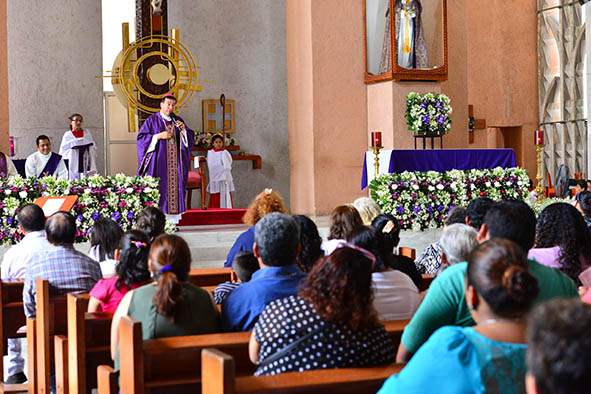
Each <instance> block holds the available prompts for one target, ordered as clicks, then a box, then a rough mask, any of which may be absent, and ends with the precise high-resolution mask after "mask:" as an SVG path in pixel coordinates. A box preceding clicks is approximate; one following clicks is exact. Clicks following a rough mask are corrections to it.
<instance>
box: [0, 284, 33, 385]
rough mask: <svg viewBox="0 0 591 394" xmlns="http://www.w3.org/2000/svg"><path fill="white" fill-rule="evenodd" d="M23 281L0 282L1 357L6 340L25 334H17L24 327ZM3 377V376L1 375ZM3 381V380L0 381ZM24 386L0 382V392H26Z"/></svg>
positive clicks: (0, 367) (1, 369)
mask: <svg viewBox="0 0 591 394" xmlns="http://www.w3.org/2000/svg"><path fill="white" fill-rule="evenodd" d="M23 286H24V282H23V281H18V282H2V281H0V302H1V303H2V305H1V306H0V339H1V340H0V346H1V351H2V353H0V354H2V355H5V354H7V339H8V338H24V337H25V333H24V332H19V328H21V327H23V326H25V325H26V318H25V312H24V309H23ZM3 372H4V357H0V373H3ZM2 376H4V375H2ZM0 380H1V381H4V380H5V378H3V379H0ZM27 387H28V385H27V384H26V383H25V384H10V385H8V384H4V383H2V382H0V392H2V393H15V392H22V391H27Z"/></svg>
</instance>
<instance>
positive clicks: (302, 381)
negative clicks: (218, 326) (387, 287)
mask: <svg viewBox="0 0 591 394" xmlns="http://www.w3.org/2000/svg"><path fill="white" fill-rule="evenodd" d="M402 367H403V365H402V364H390V365H384V366H377V367H365V368H340V369H324V370H315V371H306V372H288V373H283V374H279V375H273V376H243V377H236V374H235V373H234V360H233V358H232V356H229V355H227V354H225V353H223V352H221V351H219V350H216V349H211V348H209V349H204V350H203V351H202V352H201V376H202V379H203V380H202V390H201V392H202V393H203V394H234V393H375V392H376V391H378V390H379V389H380V387H382V384H383V383H384V381H385V380H386V379H388V378H389V377H390V376H392V375H393V374H396V373H398V372H400V371H401V370H402Z"/></svg>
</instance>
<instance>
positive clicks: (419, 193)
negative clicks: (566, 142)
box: [369, 167, 529, 231]
mask: <svg viewBox="0 0 591 394" xmlns="http://www.w3.org/2000/svg"><path fill="white" fill-rule="evenodd" d="M487 184H488V186H487ZM496 184H499V185H500V186H495V185H496ZM528 185H529V176H528V172H527V170H525V169H523V168H518V167H516V168H501V167H497V168H494V169H492V170H468V171H462V170H452V171H447V172H436V171H427V172H408V171H405V172H403V173H399V174H386V175H381V176H379V177H378V178H376V179H374V180H372V181H371V183H370V185H369V189H370V194H371V197H372V198H373V199H374V200H375V201H376V202H377V203H378V205H379V206H380V207H381V208H382V211H384V212H385V213H391V214H392V215H394V216H396V217H397V218H398V219H399V222H400V226H401V228H402V229H412V230H415V231H420V230H424V229H426V228H437V227H443V224H444V221H445V219H446V217H447V214H448V213H449V211H450V210H451V209H453V207H455V206H458V205H460V206H466V205H468V203H469V202H470V201H471V200H473V199H475V198H477V197H481V196H483V197H484V196H486V197H489V198H491V199H493V200H501V199H521V200H525V199H526V197H527V194H528Z"/></svg>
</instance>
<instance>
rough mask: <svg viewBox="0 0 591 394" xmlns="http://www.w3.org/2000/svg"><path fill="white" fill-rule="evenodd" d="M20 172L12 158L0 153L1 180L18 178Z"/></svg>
mask: <svg viewBox="0 0 591 394" xmlns="http://www.w3.org/2000/svg"><path fill="white" fill-rule="evenodd" d="M16 175H18V172H17V171H16V167H15V166H14V163H13V162H12V160H10V157H8V156H7V155H6V154H4V153H3V152H0V178H7V177H9V176H16Z"/></svg>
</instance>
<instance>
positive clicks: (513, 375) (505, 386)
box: [379, 239, 539, 394]
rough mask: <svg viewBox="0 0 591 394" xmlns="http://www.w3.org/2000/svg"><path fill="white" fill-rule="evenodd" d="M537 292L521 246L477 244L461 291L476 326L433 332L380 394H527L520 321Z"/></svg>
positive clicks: (492, 243) (523, 327) (508, 243)
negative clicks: (464, 287) (464, 285)
mask: <svg viewBox="0 0 591 394" xmlns="http://www.w3.org/2000/svg"><path fill="white" fill-rule="evenodd" d="M538 291H539V290H538V282H537V280H536V279H535V277H533V276H532V275H531V274H530V273H529V272H528V264H527V259H526V255H525V253H524V252H523V250H522V249H521V248H520V247H519V246H517V245H516V244H514V243H513V242H511V241H508V240H501V239H496V240H491V241H487V242H485V243H483V244H481V245H479V246H478V248H476V249H475V250H474V252H472V254H471V256H470V258H469V259H468V269H467V275H466V289H465V294H466V304H467V305H468V309H470V313H471V315H472V318H473V319H474V321H475V322H476V325H475V326H473V327H455V326H447V327H442V328H440V329H439V330H437V331H435V332H434V333H433V335H432V336H431V337H430V338H429V340H428V341H427V342H425V344H424V345H423V346H422V347H421V348H420V349H419V350H418V352H417V353H416V354H415V355H414V356H413V358H412V359H411V360H410V362H409V363H408V364H407V365H406V367H404V369H403V370H402V372H401V373H400V374H398V375H394V376H392V377H390V378H389V379H388V380H387V381H386V382H385V383H384V386H383V387H382V389H381V390H380V392H379V393H380V394H385V393H430V392H439V393H485V392H487V393H488V392H497V393H525V385H524V379H525V372H526V367H525V350H526V345H525V343H526V339H525V321H524V319H525V315H526V314H527V312H528V310H529V308H530V306H531V305H532V302H533V300H534V299H535V298H536V296H537V294H538Z"/></svg>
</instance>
